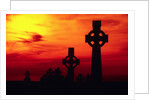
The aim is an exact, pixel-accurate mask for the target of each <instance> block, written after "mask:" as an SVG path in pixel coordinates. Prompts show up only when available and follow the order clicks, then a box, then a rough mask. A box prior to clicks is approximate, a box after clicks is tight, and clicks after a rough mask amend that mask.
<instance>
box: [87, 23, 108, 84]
mask: <svg viewBox="0 0 150 100" xmlns="http://www.w3.org/2000/svg"><path fill="white" fill-rule="evenodd" d="M85 42H86V43H88V44H89V45H90V46H91V47H92V63H91V81H92V83H93V85H98V84H99V83H101V82H102V63H101V47H102V46H103V45H104V44H105V43H106V42H108V35H105V33H104V32H103V31H102V30H101V21H99V20H98V21H93V30H92V31H90V32H89V34H88V35H86V36H85Z"/></svg>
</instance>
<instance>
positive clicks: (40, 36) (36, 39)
mask: <svg viewBox="0 0 150 100" xmlns="http://www.w3.org/2000/svg"><path fill="white" fill-rule="evenodd" d="M32 41H33V42H38V41H42V35H39V34H36V35H33V36H32Z"/></svg>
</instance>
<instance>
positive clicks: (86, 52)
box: [6, 14, 128, 81]
mask: <svg viewBox="0 0 150 100" xmlns="http://www.w3.org/2000/svg"><path fill="white" fill-rule="evenodd" d="M93 20H101V21H102V27H101V29H102V30H103V31H104V32H105V34H108V43H105V45H104V46H103V47H102V48H101V53H102V71H103V73H102V74H103V80H104V81H127V79H128V15H127V14H7V16H6V80H8V81H15V80H24V73H25V72H26V70H29V71H30V73H31V80H33V81H39V80H40V77H41V76H42V75H43V74H45V72H46V70H48V68H52V69H55V68H57V67H60V69H61V70H62V75H66V74H67V68H66V67H65V66H64V65H62V59H63V58H65V57H66V56H67V55H68V47H74V48H75V56H76V57H77V58H78V59H80V65H78V66H77V67H76V68H75V76H76V75H78V74H79V73H81V74H83V75H84V76H85V75H87V74H88V73H89V74H90V71H91V55H92V48H91V47H90V46H89V45H88V43H85V35H87V34H88V33H89V32H90V31H91V30H92V21H93Z"/></svg>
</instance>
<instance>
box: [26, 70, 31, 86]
mask: <svg viewBox="0 0 150 100" xmlns="http://www.w3.org/2000/svg"><path fill="white" fill-rule="evenodd" d="M24 82H25V85H26V86H29V85H30V82H31V78H30V72H29V71H26V72H25V78H24Z"/></svg>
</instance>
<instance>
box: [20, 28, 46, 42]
mask: <svg viewBox="0 0 150 100" xmlns="http://www.w3.org/2000/svg"><path fill="white" fill-rule="evenodd" d="M25 33H27V34H28V35H30V36H31V38H30V39H25V38H20V37H18V38H19V39H21V40H20V41H18V42H22V43H32V42H39V41H43V39H42V38H43V36H42V35H40V34H38V33H37V32H27V31H25Z"/></svg>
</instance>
